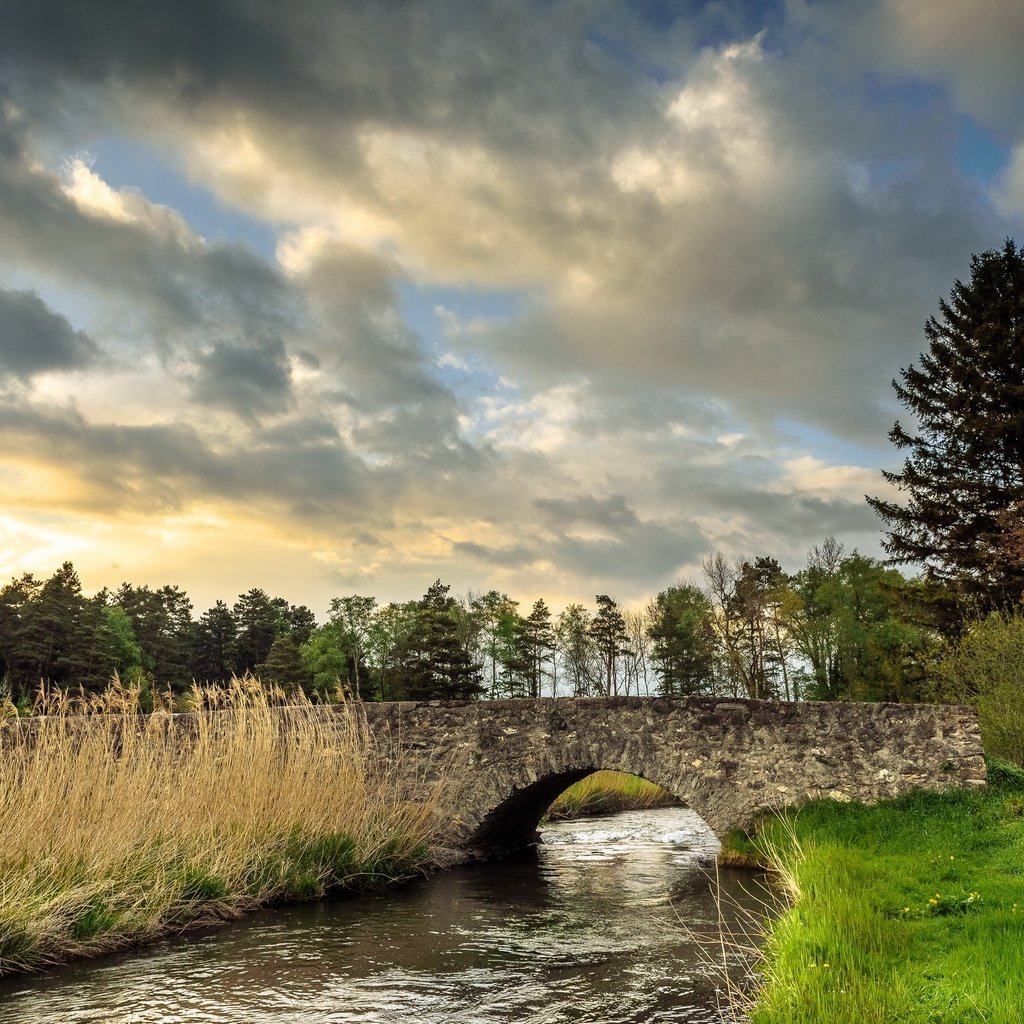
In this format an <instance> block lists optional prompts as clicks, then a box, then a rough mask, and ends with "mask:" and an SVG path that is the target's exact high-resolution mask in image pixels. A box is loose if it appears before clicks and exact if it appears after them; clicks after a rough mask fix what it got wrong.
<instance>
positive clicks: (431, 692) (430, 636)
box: [406, 580, 483, 700]
mask: <svg viewBox="0 0 1024 1024" xmlns="http://www.w3.org/2000/svg"><path fill="white" fill-rule="evenodd" d="M450 589H451V588H450V587H448V586H446V585H445V584H443V583H442V582H441V581H440V580H436V581H435V582H434V583H433V585H432V586H431V587H430V588H429V589H428V590H427V592H426V594H424V595H423V597H422V599H421V600H420V602H419V609H418V615H417V619H416V628H415V633H414V637H413V640H412V643H413V647H414V649H415V650H416V659H415V661H414V662H413V665H412V666H411V672H410V674H409V678H408V681H407V684H406V689H407V695H408V697H409V698H410V699H412V700H457V699H461V698H467V697H476V696H479V694H480V693H481V692H482V690H483V687H482V686H481V683H480V671H479V669H478V668H477V666H476V665H475V664H474V663H473V660H472V658H471V657H470V654H469V650H468V649H467V648H466V645H465V643H464V642H463V641H462V638H461V637H460V635H459V632H460V630H459V623H458V620H457V618H456V615H457V608H456V601H455V599H454V598H453V597H449V596H448V591H449V590H450Z"/></svg>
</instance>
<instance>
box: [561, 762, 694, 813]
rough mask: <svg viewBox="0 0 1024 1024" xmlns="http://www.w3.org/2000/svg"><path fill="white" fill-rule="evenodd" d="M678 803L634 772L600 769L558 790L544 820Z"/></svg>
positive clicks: (645, 808) (672, 805) (671, 805)
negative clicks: (564, 789) (631, 773)
mask: <svg viewBox="0 0 1024 1024" xmlns="http://www.w3.org/2000/svg"><path fill="white" fill-rule="evenodd" d="M678 804H679V801H678V800H677V799H676V798H675V797H673V796H672V794H671V793H668V792H666V791H665V790H664V789H662V788H661V787H660V786H656V785H655V784H654V783H653V782H648V781H647V780H646V779H641V778H640V777H639V776H637V775H628V774H627V773H625V772H611V771H600V772H594V774H593V775H588V776H587V777H586V778H585V779H582V780H581V781H579V782H577V783H576V784H575V785H573V786H570V787H569V788H568V789H567V790H566V791H565V792H564V793H562V794H561V795H560V796H559V797H558V798H557V799H556V800H555V802H554V803H553V804H552V805H551V807H550V808H548V813H547V820H549V821H557V820H561V819H565V818H583V817H588V816H592V815H598V814H615V813H616V812H618V811H636V810H650V809H652V808H655V807H675V806H677V805H678Z"/></svg>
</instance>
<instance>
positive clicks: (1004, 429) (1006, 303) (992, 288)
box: [868, 240, 1024, 607]
mask: <svg viewBox="0 0 1024 1024" xmlns="http://www.w3.org/2000/svg"><path fill="white" fill-rule="evenodd" d="M924 330H925V336H926V337H927V339H928V351H927V352H925V353H924V354H923V355H922V356H921V357H920V365H919V366H914V365H911V366H910V367H908V368H907V369H904V370H901V372H900V375H901V377H902V383H900V382H897V381H895V380H894V381H893V387H894V388H895V389H896V395H897V397H898V398H899V401H900V403H901V404H902V405H903V406H905V407H906V408H907V409H908V410H909V411H910V412H911V413H912V414H913V416H914V417H915V419H916V420H917V426H916V428H911V429H910V430H908V429H905V428H904V427H903V426H902V425H901V424H900V423H899V422H897V423H896V424H895V426H894V427H893V428H892V430H891V431H890V433H889V438H890V440H891V441H892V442H893V444H894V445H895V446H896V447H897V449H899V450H901V451H907V452H908V453H909V454H908V456H907V458H906V459H905V461H904V463H903V469H902V471H901V472H897V473H894V472H884V473H883V475H884V477H885V479H886V480H888V481H889V482H890V483H892V484H895V485H896V487H898V488H899V489H900V490H901V491H903V492H904V493H905V494H906V496H907V499H908V500H907V503H906V504H904V505H901V504H897V503H896V502H894V501H888V500H884V499H882V498H868V501H869V503H870V504H871V506H872V507H873V508H874V509H875V511H877V512H878V514H879V515H880V516H881V517H882V519H884V520H885V522H886V523H887V524H888V526H889V527H890V532H889V533H888V535H887V537H886V540H885V547H886V550H887V551H888V552H889V554H891V555H892V556H893V559H894V560H895V561H899V562H921V563H923V564H924V565H925V567H926V571H927V574H928V576H929V578H931V579H933V580H935V581H938V582H940V583H944V584H947V585H950V586H952V587H953V588H954V590H956V591H958V592H960V593H962V594H965V595H974V596H975V597H977V598H978V600H979V603H980V604H981V605H982V606H983V607H985V606H1000V605H1006V604H1009V603H1011V602H1015V601H1017V600H1019V598H1020V596H1021V593H1022V591H1024V567H1022V566H1021V565H1019V564H1014V563H1013V562H1012V561H1007V560H1005V559H999V558H993V557H992V552H993V551H994V550H995V551H998V550H999V549H1000V548H1001V543H1000V535H1001V532H1002V530H1003V529H1004V525H1003V520H1001V518H1000V517H1001V515H1003V516H1005V513H1006V511H1007V510H1008V509H1011V508H1013V507H1015V506H1016V507H1020V505H1021V502H1024V252H1022V251H1020V250H1018V248H1017V246H1016V245H1015V243H1014V242H1013V241H1012V240H1007V241H1006V243H1005V245H1004V246H1003V248H1002V249H1001V250H990V251H988V252H984V253H982V254H981V255H973V256H972V257H971V279H970V281H969V282H968V283H967V284H964V283H962V282H961V281H959V280H958V281H956V282H955V283H954V285H953V288H952V290H951V291H950V297H949V302H945V301H940V303H939V316H938V317H934V316H933V317H930V318H929V319H928V322H927V323H926V324H925V329H924Z"/></svg>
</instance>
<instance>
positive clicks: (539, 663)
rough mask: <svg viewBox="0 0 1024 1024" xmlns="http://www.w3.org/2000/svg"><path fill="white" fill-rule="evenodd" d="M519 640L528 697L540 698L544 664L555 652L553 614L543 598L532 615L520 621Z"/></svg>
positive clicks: (536, 602)
mask: <svg viewBox="0 0 1024 1024" xmlns="http://www.w3.org/2000/svg"><path fill="white" fill-rule="evenodd" d="M518 638H519V653H520V659H521V662H522V666H523V674H524V677H525V679H526V688H527V696H530V697H539V696H540V695H541V689H542V686H541V684H542V683H543V680H544V662H546V661H550V660H551V658H552V657H553V655H554V651H555V630H554V627H553V626H552V625H551V612H550V611H549V609H548V606H547V605H546V604H545V603H544V600H543V598H541V599H539V600H537V601H534V603H533V608H532V609H531V610H530V614H529V615H527V616H526V618H525V619H520V620H519V629H518Z"/></svg>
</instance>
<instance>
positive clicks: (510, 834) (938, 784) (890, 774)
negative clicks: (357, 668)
mask: <svg viewBox="0 0 1024 1024" xmlns="http://www.w3.org/2000/svg"><path fill="white" fill-rule="evenodd" d="M364 707H365V714H366V718H367V724H368V725H369V726H370V728H371V729H372V730H374V731H375V732H379V733H381V734H386V735H387V736H388V737H389V738H390V742H391V748H392V749H393V750H394V751H395V753H396V758H397V763H398V767H399V768H400V770H401V771H403V772H408V773H409V776H410V779H412V780H419V781H421V782H422V781H427V782H428V781H429V780H430V779H432V778H440V777H446V778H448V779H449V780H450V782H449V787H448V791H449V795H448V797H447V800H448V802H449V804H450V816H451V817H450V836H451V843H452V846H453V847H455V848H458V849H461V850H463V851H464V852H466V853H469V854H470V855H473V854H476V855H479V856H484V857H492V856H497V855H501V854H504V853H508V852H510V851H513V850H516V849H521V848H522V847H523V845H526V844H528V842H529V841H531V840H532V837H533V834H534V833H535V831H536V828H537V824H538V823H539V821H540V818H541V816H542V815H543V813H544V811H545V810H546V809H547V807H548V806H550V804H551V802H552V800H554V798H555V797H556V796H557V795H558V794H559V793H560V792H562V790H564V789H565V788H567V787H568V786H569V785H571V784H572V783H574V782H576V781H578V780H580V779H582V778H585V777H586V776H587V775H589V774H591V773H592V772H595V771H598V770H601V769H610V770H614V771H621V772H628V773H630V774H632V775H639V776H640V777H641V778H645V779H648V780H649V781H651V782H654V783H656V784H657V785H659V786H661V787H663V788H664V789H666V790H667V791H668V792H669V793H671V794H672V795H673V796H675V797H676V798H677V799H679V800H680V801H681V802H682V803H683V804H685V805H686V806H688V807H690V808H692V809H693V810H694V811H695V812H696V813H697V814H699V815H700V816H701V817H702V818H703V819H704V820H705V821H706V822H707V824H708V825H709V826H710V827H711V828H712V829H713V830H714V832H715V833H716V834H717V835H718V836H720V837H721V836H722V835H724V834H725V832H727V831H728V830H729V829H730V828H732V827H734V826H737V825H741V826H742V825H745V824H747V823H748V822H749V821H750V819H751V818H752V817H754V816H755V815H756V814H758V813H759V812H761V811H763V810H765V809H769V808H774V807H778V806H781V805H786V804H793V803H799V802H801V801H804V800H808V799H814V798H819V797H832V798H834V799H837V800H850V799H857V800H866V801H870V800H875V799H878V798H880V797H885V796H896V795H898V794H899V793H902V792H904V791H906V790H907V789H909V788H911V787H913V786H920V787H924V788H928V789H940V790H941V789H950V788H955V787H962V786H980V785H984V782H985V763H984V757H983V754H982V746H981V735H980V731H979V728H978V721H977V713H976V712H975V711H974V709H971V708H966V707H959V706H948V705H944V706H937V705H921V704H857V703H852V702H844V703H825V702H812V701H806V702H798V703H797V702H794V703H787V702H782V701H753V700H714V699H701V698H693V697H681V698H650V697H613V698H588V699H582V700H574V699H570V698H557V699H553V698H547V699H540V700H504V701H454V702H440V701H429V702H402V703H393V704H367V705H364Z"/></svg>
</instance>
